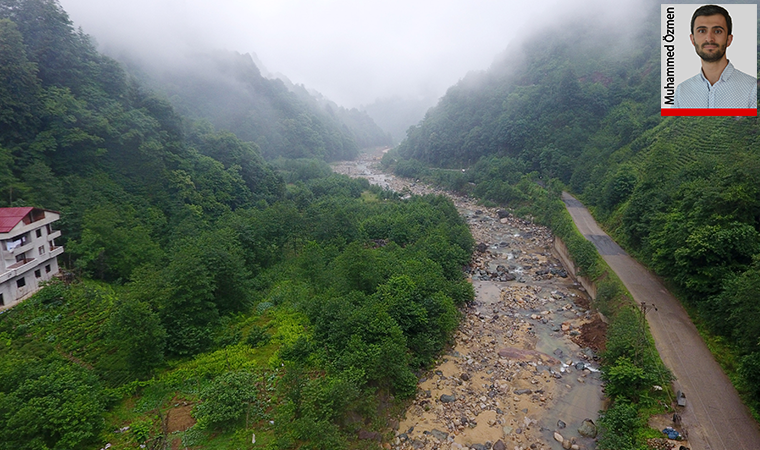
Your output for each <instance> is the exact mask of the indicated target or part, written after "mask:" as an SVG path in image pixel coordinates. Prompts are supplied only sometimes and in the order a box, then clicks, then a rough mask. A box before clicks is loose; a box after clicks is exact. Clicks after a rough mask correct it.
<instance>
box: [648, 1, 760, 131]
mask: <svg viewBox="0 0 760 450" xmlns="http://www.w3.org/2000/svg"><path fill="white" fill-rule="evenodd" d="M661 20H662V22H661V23H662V26H661V36H660V45H661V49H662V53H661V54H662V61H661V64H662V84H661V90H660V91H661V92H660V107H661V111H662V115H663V116H757V72H758V70H757V5H710V4H707V5H706V4H688V5H683V4H677V5H662V15H661Z"/></svg>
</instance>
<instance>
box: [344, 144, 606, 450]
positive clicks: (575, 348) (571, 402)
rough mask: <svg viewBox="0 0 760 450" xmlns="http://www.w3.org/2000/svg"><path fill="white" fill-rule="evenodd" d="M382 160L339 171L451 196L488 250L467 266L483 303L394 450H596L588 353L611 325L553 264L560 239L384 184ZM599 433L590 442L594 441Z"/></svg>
mask: <svg viewBox="0 0 760 450" xmlns="http://www.w3.org/2000/svg"><path fill="white" fill-rule="evenodd" d="M376 158H377V156H375V155H363V158H362V159H360V160H359V161H352V162H344V163H340V164H337V165H335V166H334V170H335V171H336V172H339V173H345V174H348V175H350V176H355V177H364V178H367V179H369V180H370V182H372V183H375V184H378V185H380V186H382V187H384V188H388V189H393V190H395V191H398V192H409V193H412V194H426V193H438V194H445V195H448V196H449V197H450V198H452V200H453V201H454V203H455V204H456V206H457V208H458V210H459V211H460V213H461V214H462V216H463V217H464V218H465V219H466V220H467V222H468V224H469V226H470V230H471V232H472V234H473V237H474V238H475V240H476V243H478V249H477V252H476V253H475V255H474V257H473V261H472V264H471V266H470V267H469V276H470V278H471V280H472V283H473V286H474V288H475V292H476V298H475V301H474V302H473V303H472V304H471V305H469V306H468V307H467V308H466V309H464V310H463V311H462V312H463V313H464V317H463V318H462V321H461V322H460V326H459V329H458V331H457V333H456V336H455V342H454V345H453V348H451V349H450V350H449V351H448V352H447V354H446V355H445V356H443V357H442V358H441V360H440V361H439V363H438V365H437V366H436V367H435V368H434V369H432V370H431V371H429V372H427V373H426V374H425V375H424V376H423V377H422V378H421V379H420V382H419V389H418V394H417V396H416V398H415V399H414V401H413V403H412V405H411V406H410V407H409V409H408V410H407V411H406V414H405V416H404V418H403V420H402V421H401V423H400V424H399V426H398V429H397V430H395V435H396V438H395V440H394V442H393V443H392V444H391V445H386V446H387V447H392V448H396V449H465V448H473V449H478V450H480V449H495V450H500V449H510V450H512V449H520V450H526V449H556V450H559V449H562V448H567V449H570V448H575V449H593V448H595V442H594V439H593V438H592V437H584V436H582V435H581V433H580V432H579V429H581V426H582V425H583V422H584V420H585V419H591V420H593V421H595V420H596V417H597V412H598V411H599V410H600V409H601V408H602V398H603V394H602V390H601V380H600V376H599V372H598V365H597V364H596V362H595V356H594V355H595V350H594V349H591V348H588V347H586V345H588V342H589V341H594V342H598V339H597V337H598V336H594V339H586V338H589V336H585V335H584V333H585V332H586V330H588V331H589V334H594V333H596V332H598V331H599V327H600V326H601V327H603V326H602V325H599V321H598V318H597V317H596V316H595V315H594V314H592V313H591V312H590V311H588V309H587V306H588V298H587V296H586V294H585V292H583V290H582V288H580V287H579V286H578V285H577V284H576V283H574V282H573V281H572V279H570V278H569V277H568V276H567V273H566V272H565V270H564V269H563V268H562V266H561V264H560V262H559V261H558V260H557V259H556V258H555V257H554V256H553V255H552V252H551V249H552V245H551V244H552V236H551V233H550V232H549V231H548V230H547V229H546V228H545V227H541V226H537V225H534V224H531V223H530V222H528V221H525V220H522V219H519V218H517V217H514V216H512V215H510V214H508V213H506V212H505V211H498V210H496V209H489V208H483V207H480V206H478V205H476V204H475V203H474V202H473V201H472V200H471V199H467V198H461V197H457V196H452V195H450V194H448V193H445V192H442V191H439V190H435V189H432V188H430V187H428V186H424V185H420V184H419V183H413V182H411V181H409V180H404V179H399V178H397V177H394V176H390V175H385V174H382V173H381V172H380V171H379V170H378V169H376V168H375V167H374V163H375V161H376ZM584 324H585V325H586V326H585V327H584ZM589 324H594V325H589ZM579 343H580V345H579ZM589 428H590V427H588V424H586V427H585V429H584V433H585V434H589V435H593V432H592V430H587V429H589Z"/></svg>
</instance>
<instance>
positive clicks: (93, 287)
mask: <svg viewBox="0 0 760 450" xmlns="http://www.w3.org/2000/svg"><path fill="white" fill-rule="evenodd" d="M212 62H213V61H212ZM217 62H219V63H220V64H222V66H223V67H226V66H224V64H232V65H233V66H234V67H228V69H229V70H230V71H231V73H234V74H235V75H234V76H235V77H238V76H239V77H242V80H243V81H241V85H243V86H248V87H250V88H251V89H252V90H251V92H252V94H251V95H254V94H255V95H259V94H261V93H262V92H263V93H264V94H266V95H264V94H261V95H262V96H263V98H267V99H268V100H269V103H266V104H264V103H262V104H260V105H259V104H258V103H257V104H256V105H257V106H256V107H259V106H260V107H261V108H262V110H261V112H262V114H263V112H267V113H269V112H273V111H274V112H276V114H273V115H272V116H268V119H267V120H272V122H268V123H271V124H272V126H273V127H274V128H275V131H276V133H275V134H272V135H270V136H272V137H271V139H272V140H275V137H276V138H277V139H282V142H278V145H281V146H282V148H284V149H292V151H291V152H290V153H285V156H303V155H309V156H313V157H315V158H316V159H309V160H305V159H285V158H278V159H277V160H276V164H277V168H276V169H275V168H273V166H271V165H270V164H268V163H266V162H265V160H264V158H263V157H262V155H261V154H260V152H259V147H258V146H257V145H256V144H255V143H248V142H245V141H244V140H243V139H245V137H244V138H242V139H241V137H239V136H236V135H235V134H233V133H232V132H230V131H217V129H216V128H215V127H214V125H213V124H212V123H211V122H210V121H199V122H196V121H194V120H192V118H186V117H183V116H182V115H181V114H180V113H179V112H178V110H177V109H175V108H174V107H173V106H172V104H170V103H169V102H168V101H167V100H164V99H163V96H161V95H156V94H154V93H153V92H151V91H150V90H149V89H147V88H146V87H144V86H143V85H141V84H140V83H139V82H138V81H135V79H134V78H133V77H130V76H129V75H128V74H127V73H126V72H125V71H124V69H123V68H122V67H121V66H120V64H119V63H117V62H116V61H114V60H113V59H110V58H108V57H105V56H103V55H101V54H99V53H98V52H97V51H96V50H95V48H94V46H93V44H92V42H91V40H90V38H89V37H88V36H87V35H86V34H84V33H83V32H81V31H80V32H77V31H75V30H74V29H73V27H72V24H71V22H70V20H69V19H68V17H67V15H66V13H65V12H64V11H63V10H62V9H61V7H60V5H59V4H58V2H57V1H56V0H0V207H5V206H39V207H44V208H49V209H55V210H59V211H60V212H61V220H60V221H59V222H57V223H56V225H59V224H60V227H61V228H62V231H63V233H62V237H61V238H59V241H61V242H58V244H63V245H64V246H65V247H66V252H65V253H64V255H63V256H62V257H61V263H62V264H63V265H65V266H66V270H67V272H69V273H68V275H67V277H66V279H67V282H65V283H64V282H63V281H59V282H53V283H51V284H50V285H49V286H47V287H45V288H44V289H42V290H41V291H40V292H39V293H38V294H36V295H35V296H34V297H32V298H30V299H28V300H26V301H24V302H22V303H21V304H18V305H16V306H14V307H13V308H11V309H10V310H5V311H3V312H2V314H0V449H3V450H5V449H8V450H11V449H12V450H18V449H22V450H23V449H35V450H39V449H87V448H91V449H97V448H103V447H104V446H107V445H106V444H113V445H114V446H115V447H116V448H155V449H157V448H167V447H172V448H179V447H180V446H186V447H195V448H230V449H231V448H240V447H243V446H244V445H245V444H246V443H250V441H251V433H252V432H255V433H256V436H257V439H258V441H257V442H258V444H259V445H266V446H268V448H273V449H275V448H277V449H290V448H315V449H316V448H320V449H330V450H334V449H341V448H346V447H347V445H348V444H347V442H349V441H351V440H352V439H355V437H356V431H357V430H359V429H368V428H369V429H372V428H374V429H381V428H382V427H383V426H384V422H383V417H384V416H383V414H382V412H383V411H384V410H385V409H386V408H389V407H391V406H392V404H393V403H392V402H393V400H392V399H393V398H405V397H408V396H410V395H413V394H414V392H415V389H416V381H417V378H416V376H415V374H414V371H417V370H419V369H420V368H421V367H425V366H426V365H428V364H430V363H431V362H432V361H433V360H434V358H435V357H436V355H437V354H439V352H440V351H441V350H442V348H443V346H444V345H445V343H446V342H447V341H448V339H449V338H450V336H451V333H452V332H453V330H454V329H455V328H456V325H457V317H458V311H457V309H456V306H457V305H460V304H462V303H463V302H466V301H468V300H471V299H472V297H473V292H472V287H471V286H470V285H469V284H468V283H467V282H466V280H465V279H464V276H463V274H462V272H461V267H462V265H464V264H467V262H468V261H469V258H470V254H471V251H472V246H473V242H472V237H471V236H470V234H469V230H468V228H467V226H466V225H465V224H464V223H463V221H462V219H461V218H460V217H459V215H458V213H457V211H456V209H455V208H454V206H453V204H452V203H451V202H450V201H449V200H447V199H445V198H443V197H435V196H429V197H424V198H420V197H415V198H413V199H408V200H402V199H400V198H399V197H398V196H396V195H394V194H392V193H390V192H387V191H382V190H381V189H379V188H372V187H370V186H369V183H368V182H367V181H366V180H365V181H358V180H351V179H349V178H347V177H344V176H337V175H332V174H331V171H330V169H329V167H328V166H327V164H326V163H325V162H324V158H338V157H345V156H351V155H352V154H353V153H355V151H356V149H357V144H356V141H355V140H354V139H355V137H354V136H352V135H351V134H350V133H348V132H343V131H341V130H340V129H339V127H341V126H342V125H340V126H339V125H338V121H337V120H333V119H330V115H329V114H328V113H317V112H315V109H314V108H313V107H312V106H310V105H308V104H307V103H306V102H305V101H302V100H299V99H298V96H297V95H296V94H294V93H290V92H288V91H287V89H285V86H284V85H283V84H282V83H281V82H279V81H272V80H264V79H262V78H261V77H259V76H258V72H257V71H256V69H255V66H253V65H252V64H251V63H250V60H249V59H248V58H246V57H242V56H239V55H222V56H221V57H220V58H219V60H218V61H217ZM214 64H215V63H214ZM246 73H248V74H249V75H250V76H246V75H245V74H246ZM180 81H182V82H187V83H188V86H190V87H192V88H193V89H200V86H199V85H196V84H193V83H194V82H195V81H197V80H196V79H194V78H193V77H188V78H187V79H185V80H180ZM246 83H248V84H246ZM218 88H219V86H218V85H213V84H212V85H211V86H209V89H211V90H212V91H213V95H218V96H220V97H221V96H223V95H225V92H226V94H230V95H231V93H232V92H233V91H235V90H232V91H224V90H221V91H220V90H219V89H218ZM246 89H247V88H246ZM184 92H187V91H184ZM204 92H205V91H197V92H196V94H198V95H199V96H200V97H201V100H202V101H201V102H200V103H198V104H197V105H191V106H192V107H193V108H213V107H214V104H213V102H210V101H208V102H207V101H206V100H208V98H209V97H208V96H205V97H204V95H206V94H204ZM235 92H237V91H235ZM267 95H268V96H267ZM209 96H210V95H209ZM189 98H190V97H189V96H188V97H187V98H185V99H184V100H186V101H189V100H188V99H189ZM179 104H180V109H181V108H182V107H181V102H180V103H179ZM246 105H247V104H246ZM246 105H238V106H239V107H240V110H241V111H242V110H244V109H245V108H246V107H247V106H246ZM216 106H217V107H219V108H220V111H221V104H218V103H217V104H216ZM267 109H268V110H267ZM189 110H190V109H188V111H189ZM213 112H214V113H215V114H216V113H218V111H213ZM248 112H249V113H250V114H254V113H255V112H256V111H254V110H251V111H248ZM334 112H335V111H334ZM341 113H342V112H336V115H337V114H341ZM352 114H353V113H350V112H349V113H348V115H352ZM194 117H198V116H194ZM262 117H263V116H262ZM273 117H275V118H276V119H273ZM238 118H239V119H243V116H239V117H238ZM225 120H231V121H232V120H235V117H231V118H225ZM352 120H354V121H355V122H357V123H361V122H362V121H363V120H364V119H363V118H362V117H355V118H354V119H352ZM257 123H258V122H256V123H253V122H250V123H249V122H246V123H245V124H244V125H245V126H243V127H242V128H241V130H249V131H250V127H252V126H254V125H256V124H257ZM365 125H366V124H365ZM278 127H280V128H278ZM283 127H284V128H283ZM283 130H285V131H287V132H285V131H283ZM237 131H240V130H237ZM289 133H291V134H289ZM293 133H294V134H293ZM299 133H300V134H299ZM241 134H242V131H241ZM296 134H298V136H297V137H293V136H295V135H296ZM252 136H253V135H252ZM277 136H279V137H277ZM258 137H260V136H257V139H258ZM291 138H292V139H291ZM331 139H332V140H331ZM291 146H292V147H291ZM270 148H274V147H270ZM176 414H180V415H181V417H182V418H183V420H184V421H185V422H183V426H182V427H175V425H174V422H173V420H174V419H171V420H170V417H175V416H174V415H176ZM191 425H193V426H191ZM188 427H189V429H187V428H188ZM141 446H142V447H141Z"/></svg>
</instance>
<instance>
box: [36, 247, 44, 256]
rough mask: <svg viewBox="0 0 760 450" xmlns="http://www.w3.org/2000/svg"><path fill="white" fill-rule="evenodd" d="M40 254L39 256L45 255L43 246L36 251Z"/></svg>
mask: <svg viewBox="0 0 760 450" xmlns="http://www.w3.org/2000/svg"><path fill="white" fill-rule="evenodd" d="M37 250H38V251H39V252H40V255H43V254H44V253H45V246H44V245H40V248H38V249H37Z"/></svg>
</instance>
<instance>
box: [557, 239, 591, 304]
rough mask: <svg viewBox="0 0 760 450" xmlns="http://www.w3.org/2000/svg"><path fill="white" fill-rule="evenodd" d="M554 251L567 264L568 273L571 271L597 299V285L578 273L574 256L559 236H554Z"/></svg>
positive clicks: (574, 277) (564, 264) (575, 278)
mask: <svg viewBox="0 0 760 450" xmlns="http://www.w3.org/2000/svg"><path fill="white" fill-rule="evenodd" d="M553 253H554V256H556V257H557V258H558V259H559V260H560V261H561V262H562V265H563V266H565V269H566V270H567V273H569V274H570V276H572V277H573V279H574V280H576V281H578V282H579V283H580V284H581V286H583V288H584V289H586V292H587V293H588V295H589V296H590V297H591V299H593V300H595V299H596V285H595V284H594V282H593V281H591V279H590V278H588V277H584V276H579V275H578V268H577V267H575V262H573V258H572V257H571V256H570V252H568V251H567V246H566V245H565V243H564V242H562V239H560V238H558V237H557V236H554V252H553Z"/></svg>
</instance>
